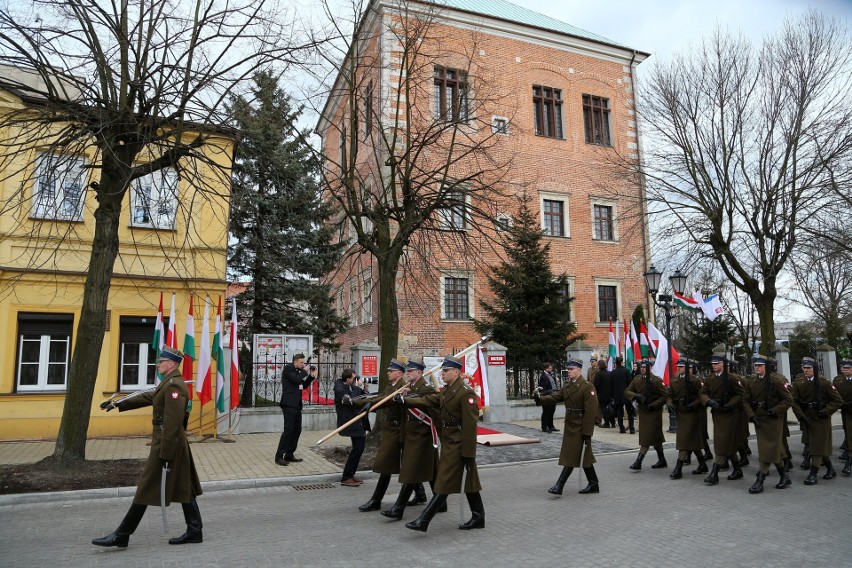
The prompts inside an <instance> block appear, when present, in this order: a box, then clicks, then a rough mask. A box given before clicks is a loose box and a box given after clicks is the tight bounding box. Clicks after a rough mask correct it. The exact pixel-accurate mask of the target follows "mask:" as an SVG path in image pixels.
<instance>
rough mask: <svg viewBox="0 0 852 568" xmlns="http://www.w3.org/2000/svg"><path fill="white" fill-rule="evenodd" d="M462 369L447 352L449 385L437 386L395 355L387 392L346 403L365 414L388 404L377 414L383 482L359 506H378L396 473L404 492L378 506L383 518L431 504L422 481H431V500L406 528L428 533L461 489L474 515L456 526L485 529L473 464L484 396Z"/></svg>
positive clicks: (377, 468)
mask: <svg viewBox="0 0 852 568" xmlns="http://www.w3.org/2000/svg"><path fill="white" fill-rule="evenodd" d="M462 368H463V366H462V362H461V360H460V359H458V358H457V357H451V356H447V357H445V358H444V361H443V363H442V365H441V378H442V380H443V382H444V383H445V385H446V386H445V387H444V388H443V389H442V390H440V391H438V390H437V389H436V388H435V387H433V386H432V385H431V384H430V383H429V382H428V381H426V379H425V378H424V376H423V373H424V370H425V366H424V365H423V364H422V363H421V362H419V361H416V360H413V359H411V360H409V361H408V362H407V363H402V362H400V361H398V360H396V359H394V360H392V361H391V362H390V364H389V365H388V368H387V373H388V379H389V380H388V386H387V388H386V389H385V391H384V392H382V393H379V394H378V395H375V396H371V397H366V398H361V399H354V400H350V401H348V403H349V404H352V405H353V406H355V407H359V408H360V409H361V410H362V411H364V410H366V411H367V412H369V411H370V410H372V409H373V408H372V407H373V405H375V406H376V407H378V405H379V403H380V402H381V401H384V402H383V404H382V409H383V412H382V413H381V417H380V418H379V419H380V420H381V421H382V427H381V439H380V441H379V447H378V450H377V452H376V459H375V462H374V464H373V471H374V472H376V473H378V474H379V480H378V482H377V483H376V488H375V491H374V492H373V495H372V496H371V497H370V499H369V500H368V501H367V502H366V503H364V504H363V505H361V506H360V507H359V508H358V509H359V510H360V511H362V512H369V511H378V510H381V506H382V498H383V497H384V495H385V492H386V491H387V489H388V486H389V485H390V481H391V476H392V475H394V474H398V476H399V482H400V483H401V484H402V487H401V488H400V491H399V496H398V497H397V500H396V502H395V503H394V504H393V505H392V506H391V507H390V508H389V509H385V510H383V511H381V514H382V515H383V516H385V517H387V518H390V519H394V520H399V519H402V516H403V513H404V512H405V508H406V507H407V506H409V505H420V504H423V503H426V501H427V500H426V490H425V487H424V485H423V484H424V483H428V484H429V485H430V487H431V489H432V498H431V499H430V500H429V502H428V503H427V504H426V507H425V508H424V510H423V511H422V513H421V514H420V516H419V517H418V518H417V519H415V520H414V521H411V522H409V523H407V524H406V525H405V526H406V527H407V528H409V529H412V530H416V531H421V532H426V530H427V529H428V528H429V523H430V522H431V521H432V518H433V517H434V516H435V514H436V513H439V512H445V511H446V510H447V496H448V495H450V494H454V493H460V492H463V493H464V494H465V496H466V497H467V502H468V505H469V506H470V510H471V514H472V516H471V518H470V520H468V521H467V522H464V523H462V524H460V525H459V528H460V529H462V530H470V529H481V528H485V507H484V505H483V503H482V496H481V495H480V490H481V489H482V486H481V484H480V482H479V474H478V473H477V469H476V429H477V422H478V421H479V398H478V397H477V395H476V392H475V391H474V390H473V389H472V388H471V387H470V386H469V385H468V384H467V383H466V382H465V381H464V379H463V378H462ZM389 397H391V398H389ZM439 438H440V445H441V451H440V456H439V454H438V449H437V448H438V439H439Z"/></svg>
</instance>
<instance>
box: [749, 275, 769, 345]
mask: <svg viewBox="0 0 852 568" xmlns="http://www.w3.org/2000/svg"><path fill="white" fill-rule="evenodd" d="M772 289H773V291H774V286H773V287H772ZM751 300H752V302H754V310H755V311H756V312H757V317H758V318H759V319H760V353H761V354H763V355H769V356H774V355H775V313H774V312H775V294H774V293H770V292H769V291H767V290H765V291H764V292H763V294H760V295H757V294H755V295H752V296H751Z"/></svg>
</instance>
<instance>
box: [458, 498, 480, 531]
mask: <svg viewBox="0 0 852 568" xmlns="http://www.w3.org/2000/svg"><path fill="white" fill-rule="evenodd" d="M465 495H467V504H468V505H470V512H471V517H470V520H469V521H468V522H466V523H462V524H460V525H459V528H460V529H461V530H463V531H469V530H470V529H484V528H485V506H484V505H483V504H482V495H480V494H479V491H477V492H476V493H465Z"/></svg>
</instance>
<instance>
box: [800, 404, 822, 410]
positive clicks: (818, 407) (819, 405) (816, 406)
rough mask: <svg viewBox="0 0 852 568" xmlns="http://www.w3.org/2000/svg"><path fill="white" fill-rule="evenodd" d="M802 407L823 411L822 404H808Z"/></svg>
mask: <svg viewBox="0 0 852 568" xmlns="http://www.w3.org/2000/svg"><path fill="white" fill-rule="evenodd" d="M802 406H804V407H805V408H816V409H817V410H822V409H823V403H821V402H808V403H805V404H803V405H802Z"/></svg>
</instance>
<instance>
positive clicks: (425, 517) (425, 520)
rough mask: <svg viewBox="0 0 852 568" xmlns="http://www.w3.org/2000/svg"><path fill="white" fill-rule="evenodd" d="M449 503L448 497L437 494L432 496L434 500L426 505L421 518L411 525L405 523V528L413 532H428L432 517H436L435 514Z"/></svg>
mask: <svg viewBox="0 0 852 568" xmlns="http://www.w3.org/2000/svg"><path fill="white" fill-rule="evenodd" d="M446 503H447V496H446V495H442V494H440V493H437V494H435V495H433V496H432V499H431V500H430V501H429V503H427V504H426V508H425V509H423V512H422V513H420V516H419V517H417V518H416V519H414V520H413V521H411V522H410V523H405V528H407V529H411V530H413V531H420V532H426V530H427V529H428V528H429V523H430V522H431V521H432V517H434V516H435V513H437V512H438V509H440V508H441V505H445V504H446Z"/></svg>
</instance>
